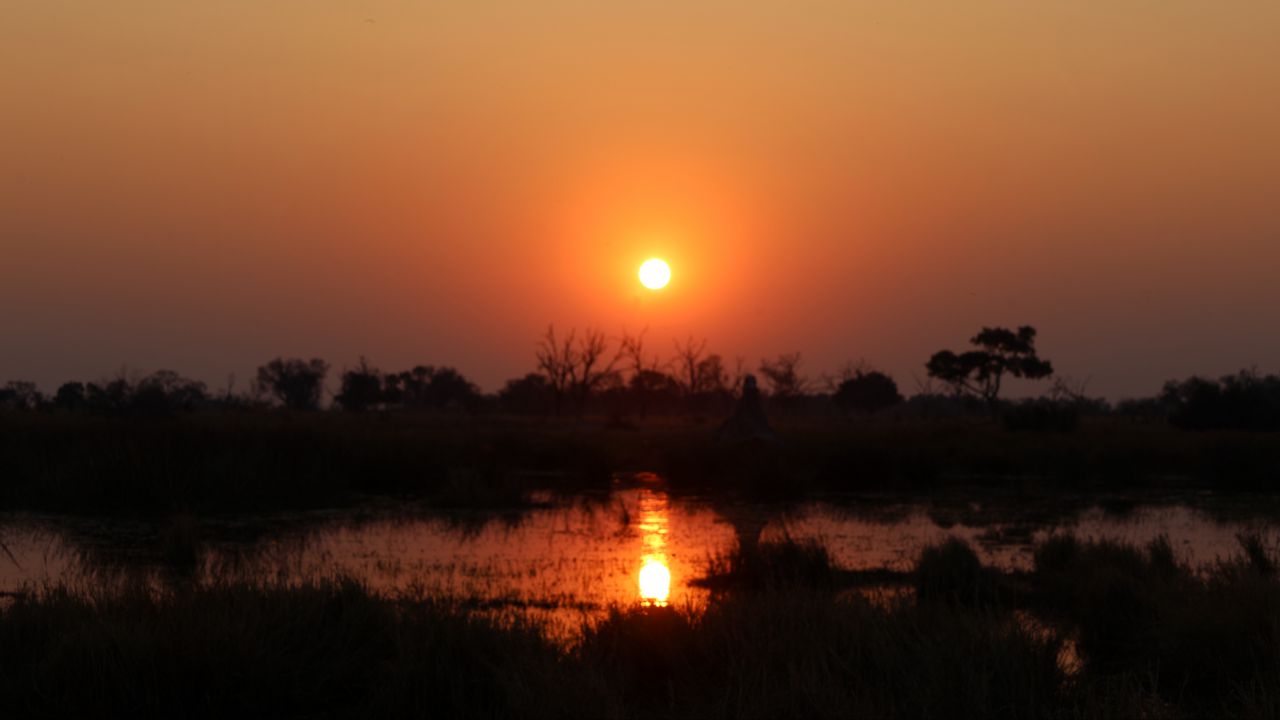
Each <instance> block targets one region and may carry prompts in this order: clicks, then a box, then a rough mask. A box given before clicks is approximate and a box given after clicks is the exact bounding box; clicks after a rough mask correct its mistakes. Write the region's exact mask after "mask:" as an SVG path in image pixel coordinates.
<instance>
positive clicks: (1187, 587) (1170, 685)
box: [0, 536, 1280, 718]
mask: <svg viewBox="0 0 1280 720" xmlns="http://www.w3.org/2000/svg"><path fill="white" fill-rule="evenodd" d="M1244 544H1245V546H1246V548H1249V547H1250V546H1251V545H1252V549H1248V550H1246V552H1245V554H1242V555H1241V556H1240V557H1239V558H1236V559H1233V560H1229V561H1223V562H1220V563H1218V564H1216V565H1214V566H1212V567H1208V568H1204V569H1203V570H1202V571H1193V570H1192V569H1191V568H1188V567H1186V566H1185V565H1184V564H1181V563H1179V562H1178V561H1177V559H1176V557H1175V556H1174V553H1173V552H1172V549H1171V547H1170V545H1169V544H1168V542H1166V541H1157V542H1154V543H1151V544H1149V545H1147V546H1145V547H1135V546H1131V545H1125V544H1120V543H1114V542H1106V541H1101V542H1092V541H1091V542H1084V541H1080V540H1078V539H1076V538H1073V537H1069V536H1061V537H1056V538H1051V539H1050V540H1048V541H1046V542H1044V543H1042V544H1041V545H1040V546H1039V547H1038V548H1037V551H1036V558H1035V559H1036V565H1035V569H1034V570H1033V571H1032V572H1030V573H1028V574H1027V575H1026V576H1025V577H1023V578H1021V581H1024V582H1025V583H1026V584H1027V586H1028V587H1029V588H1030V590H1029V591H1027V592H1024V593H1018V594H1010V595H1007V596H1001V597H1000V600H1001V601H1000V602H975V601H973V600H977V599H982V598H989V597H992V596H990V595H984V593H986V592H988V591H987V590H974V588H975V587H979V588H980V587H981V586H982V585H983V584H984V583H988V582H992V583H996V584H997V585H999V584H1000V583H1001V582H1004V580H1000V579H997V578H992V577H991V576H989V575H987V569H985V568H983V567H982V566H981V564H980V563H978V564H976V565H975V560H976V556H975V555H974V554H973V552H972V550H971V549H970V548H969V547H968V546H966V545H963V544H955V543H948V544H944V545H942V546H939V547H936V548H933V549H930V550H928V551H926V552H924V553H922V556H921V558H920V562H919V563H918V566H917V570H916V575H915V578H916V583H917V585H916V588H917V592H916V594H914V595H912V594H907V595H903V596H899V597H898V598H897V599H895V600H892V601H889V602H876V603H872V602H869V601H867V600H865V599H863V598H862V596H860V595H857V594H856V593H846V592H833V591H832V590H831V589H830V587H827V586H824V585H823V584H822V583H808V584H806V583H798V584H797V583H792V584H790V585H788V584H786V583H770V582H762V583H757V584H754V585H751V586H740V587H739V588H738V589H735V590H732V591H727V592H723V593H718V594H716V595H715V596H714V597H713V600H712V601H711V602H710V604H709V605H708V606H707V607H706V608H704V609H702V610H697V611H695V610H693V609H689V608H684V609H681V608H669V607H661V608H654V607H634V608H615V609H613V610H612V611H611V612H610V613H609V614H608V616H607V617H605V618H604V619H603V620H600V621H597V622H594V623H591V624H588V625H586V626H584V628H583V630H582V634H581V639H580V641H578V642H576V643H575V644H573V645H572V646H567V647H566V646H564V645H561V644H557V642H554V641H552V640H549V639H548V638H547V637H546V636H544V635H543V634H542V633H541V632H540V631H539V629H538V628H536V627H533V626H531V625H528V624H525V623H522V622H519V621H518V620H515V619H503V618H501V617H495V616H493V615H491V614H485V615H475V614H471V613H470V612H468V610H467V609H466V608H465V607H464V606H458V605H451V604H448V603H445V602H441V601H434V600H431V599H430V598H410V599H388V598H383V597H379V596H375V595H372V594H370V593H369V592H367V591H366V590H365V589H364V588H362V587H361V586H359V585H356V584H354V583H351V582H344V581H335V582H318V583H310V584H305V585H302V586H298V587H286V586H276V585H261V584H252V583H243V582H223V583H213V584H211V585H200V584H186V585H180V586H177V589H170V590H168V591H164V592H157V591H156V590H155V589H154V588H151V587H143V586H140V585H132V584H127V583H126V584H124V585H122V586H119V587H115V589H102V590H98V591H92V592H88V593H82V592H73V591H71V590H67V589H58V588H55V589H51V590H49V591H47V592H44V593H38V594H33V595H28V596H21V597H18V598H16V599H14V600H12V601H11V603H10V604H9V605H8V606H6V607H3V608H2V609H0V649H3V652H0V715H3V716H4V717H53V716H63V715H73V716H84V715H121V714H128V715H131V716H136V717H173V716H183V717H214V716H226V715H240V714H248V713H252V714H254V715H263V714H265V715H270V716H284V717H298V716H306V717H349V716H362V717H365V716H375V717H385V716H396V717H401V716H422V715H433V716H435V715H438V716H445V717H455V716H456V717H498V716H501V717H618V718H631V717H635V718H653V717H713V718H715V717H726V718H727V717H734V718H738V717H742V718H765V717H851V716H852V717H858V716H872V717H884V716H894V717H921V718H924V717H959V718H967V717H997V718H999V717H1007V718H1038V717H1043V718H1064V717H1098V716H1111V717H1116V716H1124V717H1129V716H1135V715H1136V716H1144V717H1241V716H1247V717H1271V716H1273V713H1274V711H1275V710H1276V709H1277V708H1278V707H1280V579H1277V577H1276V575H1275V573H1274V572H1273V571H1272V570H1271V567H1272V565H1270V564H1268V563H1271V562H1272V558H1271V555H1270V554H1269V553H1268V552H1267V550H1266V548H1265V547H1264V546H1263V545H1262V544H1261V542H1260V541H1257V542H1253V541H1250V540H1249V539H1248V538H1245V542H1244ZM762 547H768V546H762ZM788 547H789V548H790V549H787V548H788ZM806 547H808V546H806V545H805V544H803V543H794V542H793V543H789V544H787V543H783V544H780V545H779V546H778V547H777V548H776V549H775V551H766V552H764V553H763V554H761V555H760V556H759V559H758V560H757V562H759V563H762V564H764V565H767V564H770V563H772V564H774V565H780V566H785V565H787V564H788V563H789V562H791V561H794V560H796V559H797V558H799V559H801V560H803V561H804V562H811V563H813V564H814V565H815V566H816V565H817V564H818V562H819V560H821V558H819V557H818V556H817V554H816V553H812V552H810V551H807V550H805V548H806ZM797 553H799V554H797ZM1259 553H1261V557H1259V555H1258V554H1259ZM1264 560H1265V562H1264ZM823 562H824V564H826V565H827V571H826V572H827V573H828V574H831V573H837V572H838V571H837V570H836V569H835V568H832V567H830V562H829V559H826V560H824V561H823ZM761 572H763V576H764V577H766V578H775V579H776V578H778V577H781V575H780V574H779V573H781V572H782V571H781V570H778V569H767V570H763V571H761ZM812 573H813V567H810V568H809V569H808V570H805V571H804V573H802V574H801V575H800V577H805V576H809V575H811V574H812ZM108 587H109V586H108ZM926 588H927V589H926ZM1014 610H1019V612H1013V611H1014ZM1028 610H1029V611H1031V612H1032V613H1034V615H1035V616H1036V617H1038V618H1039V620H1038V621H1037V622H1035V623H1028V622H1027V621H1026V616H1025V614H1024V612H1025V611H1028ZM1068 640H1074V641H1075V645H1076V646H1077V647H1078V648H1079V652H1080V654H1081V656H1082V658H1081V659H1082V661H1083V664H1082V668H1080V669H1079V670H1078V671H1075V670H1073V671H1072V672H1070V673H1068V672H1067V671H1066V669H1064V667H1063V666H1062V665H1061V664H1060V657H1061V655H1062V653H1063V650H1064V643H1066V642H1067V641H1068Z"/></svg>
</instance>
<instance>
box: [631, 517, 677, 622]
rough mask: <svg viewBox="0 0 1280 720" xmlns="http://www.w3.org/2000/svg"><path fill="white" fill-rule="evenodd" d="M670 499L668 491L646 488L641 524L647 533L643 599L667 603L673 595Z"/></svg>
mask: <svg viewBox="0 0 1280 720" xmlns="http://www.w3.org/2000/svg"><path fill="white" fill-rule="evenodd" d="M668 509H669V508H668V500H667V495H666V494H665V493H653V492H646V493H644V494H643V495H641V496H640V522H639V524H638V528H639V530H640V532H641V533H643V536H644V555H643V556H642V557H641V560H640V563H641V564H640V576H639V586H640V601H641V602H643V603H645V604H647V605H657V606H659V607H661V606H663V605H666V604H667V600H668V598H670V596H671V568H670V566H669V565H668V563H667V554H666V549H667V523H668Z"/></svg>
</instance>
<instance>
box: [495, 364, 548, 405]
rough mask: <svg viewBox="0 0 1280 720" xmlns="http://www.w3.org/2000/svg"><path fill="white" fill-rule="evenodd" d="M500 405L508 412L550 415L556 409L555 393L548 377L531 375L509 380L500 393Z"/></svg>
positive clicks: (537, 374) (536, 374)
mask: <svg viewBox="0 0 1280 720" xmlns="http://www.w3.org/2000/svg"><path fill="white" fill-rule="evenodd" d="M498 404H499V405H500V406H501V407H502V409H503V410H505V411H507V412H513V413H528V414H539V415H548V414H550V413H551V412H552V411H553V410H554V409H555V392H554V390H553V389H552V388H551V385H550V383H548V382H547V378H546V377H544V376H543V375H541V374H539V373H529V374H528V375H525V376H524V377H522V378H516V379H512V380H508V381H507V384H506V385H505V386H504V387H503V388H502V390H500V391H498Z"/></svg>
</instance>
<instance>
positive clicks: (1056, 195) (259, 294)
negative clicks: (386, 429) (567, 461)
mask: <svg viewBox="0 0 1280 720" xmlns="http://www.w3.org/2000/svg"><path fill="white" fill-rule="evenodd" d="M1277 37H1280V3H1276V2H1273V1H1271V0H1267V1H1257V2H1249V1H1246V0H1217V1H1215V2H1207V1H1202V2H1191V1H1190V0H1162V1H1160V2H1155V1H1148V2H1137V1H1134V0H1118V1H1115V2H1106V3H1101V2H1096V3H1092V2H1091V3H1082V2H1034V3H1028V2H1025V1H1024V0H1020V1H1013V0H1009V1H1000V2H997V1H994V0H974V1H969V2H963V3H959V2H950V1H947V0H931V1H928V2H925V1H917V2H903V1H897V2H858V1H856V0H831V1H807V2H806V1H803V0H800V1H797V0H792V1H788V2H764V1H762V0H755V1H752V0H735V1H733V2H730V1H728V0H704V1H702V2H690V1H689V0H680V1H674V0H673V1H666V0H649V1H648V2H643V3H640V2H635V3H623V2H608V3H606V2H588V1H586V0H538V1H537V2H534V1H531V0H525V1H521V2H517V1H515V0H474V1H472V0H467V1H463V0H457V1H453V2H434V3H425V2H407V1H402V2H390V1H386V2H381V1H370V2H331V1H330V2H322V1H319V0H305V1H303V0H282V1H275V2H270V3H268V2H259V1H257V0H254V1H248V0H235V1H224V2H217V3H214V2H207V3H190V2H182V3H175V2H171V1H168V0H165V1H161V0H113V1H112V2H98V1H96V0H94V1H92V2H90V1H83V2H69V1H62V0H37V1H35V2H27V1H26V0H9V1H8V2H6V3H4V5H3V8H0V335H2V339H0V380H4V379H31V380H35V381H37V382H39V383H40V384H41V385H42V386H43V387H44V389H45V390H52V389H53V388H54V387H56V384H57V383H58V382H61V381H63V380H67V379H83V380H92V379H97V378H100V377H105V376H108V375H111V374H113V373H115V372H116V371H118V370H119V369H121V368H122V367H125V368H128V370H129V371H132V372H149V371H152V370H156V369H159V368H171V369H175V370H178V371H180V372H182V373H184V374H187V375H191V376H194V377H198V378H200V379H204V380H206V381H209V382H210V383H211V384H213V385H215V386H222V385H224V384H225V382H226V378H227V376H228V375H229V374H230V373H235V374H236V376H237V377H238V378H239V381H238V387H239V388H240V389H244V388H245V387H246V386H247V382H248V380H249V379H250V378H251V376H252V372H253V369H254V368H255V367H256V366H257V365H258V364H260V363H262V362H263V361H265V360H268V359H270V358H272V357H275V356H277V355H286V356H289V355H293V356H306V357H311V356H320V357H324V358H326V359H328V360H329V361H330V362H331V363H332V364H333V365H334V367H335V368H337V369H341V368H342V366H344V365H352V364H354V363H355V362H356V361H357V360H358V358H359V356H360V355H362V354H363V355H366V356H368V357H369V359H370V360H371V361H372V362H374V363H375V364H377V365H379V366H381V367H383V368H384V369H402V368H407V367H409V366H412V365H414V364H418V363H431V364H453V365H456V366H458V367H459V368H461V369H462V370H463V371H464V372H466V373H467V374H469V375H470V376H472V377H473V378H474V379H475V380H477V381H478V382H479V383H480V384H481V385H482V387H484V388H485V389H488V390H494V389H496V388H497V387H499V386H500V384H501V381H502V380H504V379H505V378H508V377H512V376H515V375H518V374H522V373H524V372H526V371H528V370H530V369H532V364H533V362H532V361H533V352H532V351H533V345H534V342H535V340H536V338H537V337H538V336H539V334H540V333H541V332H542V331H543V329H544V328H545V327H546V325H547V324H548V323H550V322H554V323H556V324H557V326H558V327H562V328H567V327H570V326H574V325H577V326H583V325H587V324H593V325H597V326H600V327H602V328H604V329H605V330H607V331H609V332H611V333H618V332H620V331H622V330H623V329H624V328H626V329H628V330H631V331H636V330H639V329H642V328H645V327H648V328H649V334H648V337H649V339H650V343H651V344H652V346H654V347H655V348H657V349H661V350H663V351H664V352H666V351H668V350H669V348H670V343H671V339H672V338H674V337H677V336H678V337H684V336H686V335H688V334H691V333H692V334H694V335H696V336H699V337H706V338H708V339H709V341H710V346H711V348H712V349H713V350H715V351H717V352H720V353H721V354H723V355H724V356H725V357H726V358H729V359H730V364H732V358H733V357H735V356H739V355H740V356H743V357H745V358H746V359H747V360H748V362H749V363H750V364H752V365H754V364H755V363H757V362H758V360H759V358H760V357H761V356H763V355H773V354H776V353H778V352H784V351H795V350H798V351H801V352H803V353H804V357H805V368H806V369H807V370H808V371H809V373H810V374H813V375H817V374H818V373H820V372H824V371H825V372H831V371H834V370H835V369H836V368H837V367H838V366H840V365H841V364H842V363H844V362H845V361H847V360H856V359H858V358H863V359H865V360H867V361H869V362H870V363H872V364H874V365H876V366H878V367H881V368H883V369H886V370H888V371H890V372H891V373H893V374H895V375H896V376H897V377H898V379H899V382H900V383H901V384H902V385H903V386H904V389H905V390H907V391H908V392H911V391H913V390H914V388H915V381H914V380H913V375H914V376H917V377H921V378H923V375H924V372H923V367H922V366H923V363H924V361H925V360H926V359H927V358H928V356H929V354H930V353H932V352H933V351H935V350H937V349H940V348H943V347H952V348H958V347H959V346H961V345H963V344H964V342H965V341H966V339H967V338H968V337H970V336H971V335H973V334H974V332H975V331H976V330H978V328H979V327H980V326H982V325H996V324H1001V325H1016V324H1024V323H1029V324H1033V325H1035V326H1036V327H1037V328H1039V330H1040V335H1041V338H1040V345H1041V349H1042V354H1044V355H1045V356H1046V357H1048V358H1050V359H1051V360H1053V361H1054V362H1055V364H1056V365H1057V367H1058V369H1059V371H1060V372H1061V373H1062V374H1065V375H1070V376H1072V377H1074V378H1077V379H1084V378H1091V383H1090V385H1089V390H1090V392H1091V393H1094V394H1104V395H1107V396H1110V397H1113V398H1115V397H1123V396H1133V395H1142V394H1150V393H1153V392H1155V391H1156V390H1158V388H1159V386H1160V384H1161V383H1162V382H1163V381H1164V380H1166V379H1168V378H1172V377H1183V376H1186V375H1189V374H1192V373H1207V374H1211V375H1217V374H1222V373H1226V372H1230V371H1234V370H1237V369H1240V368H1242V367H1249V366H1257V367H1258V368H1259V369H1260V370H1264V371H1271V372H1275V371H1280V332H1277V329H1278V328H1280V310H1278V308H1280V283H1278V282H1277V280H1278V279H1280V52H1277V49H1276V38H1277ZM652 255H658V256H662V257H665V258H667V259H668V260H669V261H670V263H671V265H672V267H673V270H674V273H675V277H674V279H673V282H672V284H671V286H670V287H669V288H668V289H667V290H665V291H663V292H661V293H657V294H654V293H650V292H648V291H644V290H643V289H642V288H640V286H639V285H638V283H637V282H636V279H635V272H636V268H637V267H638V265H639V264H640V262H641V261H643V260H644V259H645V258H646V257H649V256H652Z"/></svg>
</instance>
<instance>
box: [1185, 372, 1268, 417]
mask: <svg viewBox="0 0 1280 720" xmlns="http://www.w3.org/2000/svg"><path fill="white" fill-rule="evenodd" d="M1160 402H1161V404H1162V405H1163V407H1164V408H1165V409H1167V411H1168V413H1169V421H1170V422H1171V423H1173V425H1174V426H1175V427H1179V428H1184V429H1187V430H1264V431H1275V430H1280V377H1277V376H1275V375H1265V376H1262V375H1258V374H1257V373H1254V372H1249V371H1242V372H1239V373H1237V374H1235V375H1227V376H1225V377H1223V378H1221V379H1219V380H1217V381H1214V380H1205V379H1203V378H1199V377H1192V378H1190V379H1188V380H1184V381H1182V382H1173V381H1170V382H1169V383H1166V384H1165V386H1164V391H1163V392H1162V393H1161V395H1160Z"/></svg>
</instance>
